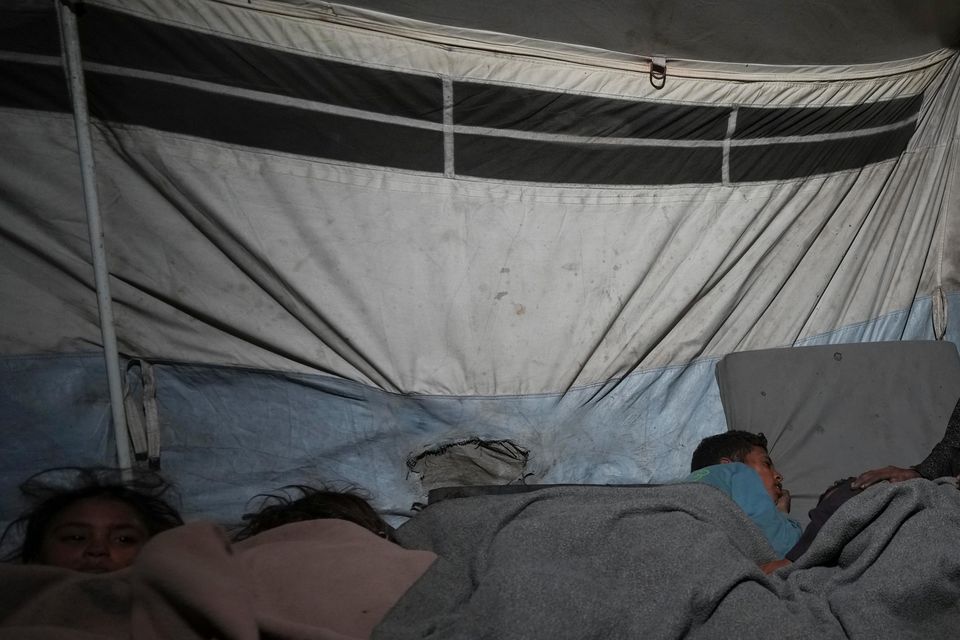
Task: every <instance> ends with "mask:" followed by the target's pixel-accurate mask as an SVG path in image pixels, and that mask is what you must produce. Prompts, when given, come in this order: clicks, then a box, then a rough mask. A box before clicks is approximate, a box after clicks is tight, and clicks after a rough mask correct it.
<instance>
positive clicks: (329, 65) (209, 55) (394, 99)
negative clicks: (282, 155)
mask: <svg viewBox="0 0 960 640" xmlns="http://www.w3.org/2000/svg"><path fill="white" fill-rule="evenodd" d="M79 25H80V34H81V44H82V47H83V57H84V60H85V61H86V62H100V63H103V64H110V65H116V66H121V67H128V68H131V69H142V70H145V71H152V72H156V73H164V74H170V75H174V76H179V77H183V78H192V79H196V80H203V81H207V82H212V83H216V84H222V85H226V86H231V87H241V88H244V89H251V90H256V91H263V92H267V93H274V94H278V95H284V96H291V97H295V98H302V99H304V100H311V101H316V102H322V103H325V104H331V105H337V106H341V107H349V108H353V109H360V110H363V111H372V112H375V113H383V114H387V115H394V116H403V117H408V118H417V119H422V120H428V121H431V122H435V123H440V122H443V84H442V82H441V81H440V79H439V78H437V77H429V76H419V75H414V74H410V73H401V72H396V71H384V70H381V69H370V68H368V67H362V66H359V65H352V64H345V63H341V62H333V61H329V60H321V59H318V58H313V57H309V56H306V55H300V54H295V53H289V52H285V51H278V50H276V49H271V48H268V47H263V46H258V45H254V44H250V43H246V42H240V41H237V40H231V39H229V38H223V37H219V36H214V35H210V34H206V33H201V32H198V31H191V30H189V29H181V28H179V27H173V26H169V25H163V24H158V23H156V22H150V21H147V20H141V19H138V18H135V17H132V16H129V15H127V14H123V13H118V12H115V11H110V10H107V9H103V8H100V7H94V6H90V7H88V8H87V11H86V12H85V13H84V15H83V16H82V17H81V19H80V20H79Z"/></svg>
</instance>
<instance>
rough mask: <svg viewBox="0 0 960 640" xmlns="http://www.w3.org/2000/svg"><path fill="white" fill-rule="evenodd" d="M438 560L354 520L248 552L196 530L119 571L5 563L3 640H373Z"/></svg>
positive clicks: (262, 541) (317, 525)
mask: <svg viewBox="0 0 960 640" xmlns="http://www.w3.org/2000/svg"><path fill="white" fill-rule="evenodd" d="M435 559H436V556H435V555H434V554H432V553H429V552H426V551H408V550H406V549H403V548H401V547H399V546H397V545H395V544H392V543H390V542H387V541H386V540H383V539H382V538H379V537H377V536H376V535H374V534H373V533H370V532H369V531H367V530H366V529H363V528H362V527H359V526H357V525H354V524H352V523H349V522H345V521H342V520H314V521H310V522H301V523H297V524H292V525H287V526H284V527H280V528H278V529H274V530H272V531H268V532H266V533H263V534H260V535H258V536H255V537H253V538H250V539H249V540H245V541H244V542H242V543H239V544H237V545H231V544H230V543H229V542H228V541H227V539H226V536H225V535H224V533H223V531H222V529H221V528H220V527H218V526H217V525H215V524H212V523H203V522H198V523H192V524H188V525H186V526H184V527H180V528H178V529H173V530H171V531H167V532H165V533H162V534H160V535H158V536H156V537H155V538H154V539H152V540H151V541H150V542H149V543H148V544H147V545H146V546H145V547H144V549H143V551H142V552H141V553H140V555H139V557H138V558H137V560H136V562H135V563H134V565H133V566H132V567H130V568H128V569H124V570H123V571H117V572H114V573H110V574H102V575H90V574H83V573H78V572H75V571H70V570H67V569H58V568H55V567H44V566H39V565H0V585H2V587H0V639H2V640H7V639H10V640H13V639H14V638H16V639H17V640H32V639H34V638H44V639H49V640H61V639H62V640H93V639H100V640H104V639H108V638H109V639H111V640H113V639H115V638H131V639H136V640H170V639H177V640H193V639H197V640H200V639H203V640H207V639H209V638H218V639H223V640H248V639H249V640H257V639H258V638H261V637H270V638H279V639H286V638H289V639H298V640H299V639H303V640H339V639H341V638H368V637H369V636H370V633H371V631H372V630H373V627H374V626H375V625H376V624H377V623H378V622H379V621H380V620H381V619H382V618H383V616H384V615H386V613H387V611H388V610H389V609H390V608H391V607H392V606H393V604H394V603H395V602H396V601H397V600H398V599H399V598H400V596H401V595H403V594H404V592H406V591H407V589H408V588H409V587H410V586H411V585H412V584H413V583H414V582H416V580H417V579H418V578H419V577H420V576H421V575H422V574H423V573H424V572H425V571H426V570H427V568H428V567H429V566H430V565H431V564H432V563H433V561H434V560H435Z"/></svg>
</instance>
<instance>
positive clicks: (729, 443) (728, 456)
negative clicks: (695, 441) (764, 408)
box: [690, 431, 783, 502]
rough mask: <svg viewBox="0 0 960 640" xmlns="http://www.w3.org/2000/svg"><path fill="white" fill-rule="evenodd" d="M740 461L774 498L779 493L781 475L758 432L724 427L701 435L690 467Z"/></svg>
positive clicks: (781, 486) (764, 438) (773, 498)
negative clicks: (715, 431) (711, 433)
mask: <svg viewBox="0 0 960 640" xmlns="http://www.w3.org/2000/svg"><path fill="white" fill-rule="evenodd" d="M730 462H742V463H743V464H745V465H747V466H748V467H750V468H751V469H753V470H754V471H756V472H757V475H759V476H760V479H761V480H762V481H763V486H764V487H765V488H766V490H767V493H768V494H769V495H770V498H771V499H772V500H773V501H774V502H777V501H778V500H780V498H781V496H782V495H783V476H782V475H780V472H779V471H777V469H776V467H774V466H773V460H771V459H770V454H769V453H768V452H767V438H766V436H764V435H763V434H762V433H750V432H749V431H726V432H724V433H719V434H717V435H715V436H710V437H707V438H704V439H703V440H701V441H700V444H699V445H697V448H696V449H695V450H694V452H693V457H692V458H691V460H690V471H696V470H698V469H702V468H704V467H709V466H711V465H715V464H726V463H730Z"/></svg>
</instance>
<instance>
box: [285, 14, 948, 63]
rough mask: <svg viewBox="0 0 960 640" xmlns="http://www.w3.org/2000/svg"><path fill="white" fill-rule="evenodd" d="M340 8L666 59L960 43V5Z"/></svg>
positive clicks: (889, 56) (856, 56) (871, 58)
mask: <svg viewBox="0 0 960 640" xmlns="http://www.w3.org/2000/svg"><path fill="white" fill-rule="evenodd" d="M292 1H293V2H295V3H299V4H303V3H304V2H303V0H299V2H298V1H297V0H292ZM342 4H347V5H351V6H356V7H361V8H366V9H372V10H376V11H382V12H384V13H390V14H394V15H399V16H403V17H407V18H412V19H416V20H423V21H426V22H432V23H438V24H445V25H451V26H456V27H465V28H471V29H484V30H488V31H497V32H501V33H507V34H513V35H519V36H523V37H529V38H537V39H541V40H552V41H556V42H568V43H575V44H581V45H586V46H592V47H599V48H602V49H608V50H613V51H621V52H626V53H635V54H639V55H644V56H665V57H667V58H668V59H670V58H673V59H687V60H711V61H717V62H734V63H750V64H774V65H783V64H786V65H793V64H813V65H816V64H831V65H834V64H861V63H872V62H883V61H888V60H900V59H904V58H911V57H914V56H918V55H922V54H925V53H929V52H930V51H934V50H936V49H940V48H943V47H952V46H957V45H958V44H960V2H957V1H956V0H736V1H731V0H684V1H683V2H676V1H674V0H595V1H591V2H584V1H583V0H454V1H451V0H342Z"/></svg>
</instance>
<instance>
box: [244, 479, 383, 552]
mask: <svg viewBox="0 0 960 640" xmlns="http://www.w3.org/2000/svg"><path fill="white" fill-rule="evenodd" d="M255 497H257V498H263V500H262V502H261V507H260V509H259V510H258V511H256V512H253V513H245V514H244V515H243V520H244V522H245V524H244V526H243V528H242V529H240V530H239V531H237V533H236V534H234V536H233V538H234V540H237V541H239V540H244V539H246V538H249V537H251V536H254V535H256V534H258V533H262V532H264V531H267V530H268V529H273V528H275V527H279V526H281V525H285V524H290V523H292V522H303V521H305V520H322V519H336V520H347V521H349V522H352V523H354V524H358V525H360V526H361V527H363V528H365V529H369V530H370V531H372V532H373V533H375V534H377V535H379V536H382V537H384V538H387V539H388V540H392V539H393V535H392V532H393V528H392V527H391V526H390V525H388V524H387V523H386V522H384V520H383V519H382V518H381V517H380V516H379V515H378V514H377V512H376V511H375V510H374V509H373V507H371V506H370V503H368V502H367V501H366V500H365V499H364V498H363V497H361V496H360V495H358V494H357V493H354V492H350V491H331V490H328V489H316V488H314V487H310V486H307V485H299V484H295V485H289V486H286V487H282V488H281V489H280V490H278V491H277V492H275V493H272V494H261V495H259V496H255Z"/></svg>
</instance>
